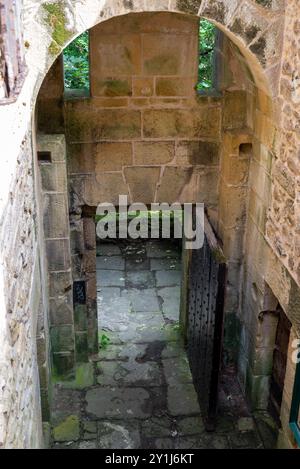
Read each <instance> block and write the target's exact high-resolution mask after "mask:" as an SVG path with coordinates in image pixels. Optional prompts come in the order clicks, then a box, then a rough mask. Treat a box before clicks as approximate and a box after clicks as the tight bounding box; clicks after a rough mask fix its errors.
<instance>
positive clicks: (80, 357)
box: [75, 332, 88, 363]
mask: <svg viewBox="0 0 300 469" xmlns="http://www.w3.org/2000/svg"><path fill="white" fill-rule="evenodd" d="M75 351H76V353H75V357H76V363H85V362H87V361H88V337H87V332H75Z"/></svg>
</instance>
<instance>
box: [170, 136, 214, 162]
mask: <svg viewBox="0 0 300 469" xmlns="http://www.w3.org/2000/svg"><path fill="white" fill-rule="evenodd" d="M176 162H177V164H182V165H201V166H202V165H205V166H214V165H217V164H218V163H219V145H218V144H217V143H214V142H205V141H190V142H189V141H181V142H178V144H177V146H176Z"/></svg>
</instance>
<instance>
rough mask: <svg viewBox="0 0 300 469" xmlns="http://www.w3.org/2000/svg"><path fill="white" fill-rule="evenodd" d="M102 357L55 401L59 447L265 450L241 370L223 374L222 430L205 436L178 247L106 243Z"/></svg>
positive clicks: (101, 268) (59, 390)
mask: <svg viewBox="0 0 300 469" xmlns="http://www.w3.org/2000/svg"><path fill="white" fill-rule="evenodd" d="M98 250H99V252H98V253H97V254H98V256H97V284H98V316H99V330H100V351H99V357H98V358H96V359H95V360H94V361H93V362H92V363H90V364H87V365H83V366H82V367H81V368H80V369H78V370H77V375H76V380H75V382H74V383H73V385H72V384H71V385H66V384H65V385H63V384H57V385H56V386H55V389H54V396H53V403H54V408H53V414H52V415H53V417H52V437H53V445H52V447H53V448H81V449H86V448H105V449H135V448H143V449H148V448H149V449H155V448H157V449H197V448H215V449H218V448H262V447H263V444H262V441H261V439H260V436H259V433H258V431H257V430H258V427H257V422H256V420H254V419H253V418H252V416H251V415H250V413H249V411H248V408H247V406H246V404H245V402H244V400H243V398H242V397H241V392H240V389H239V386H238V384H237V382H236V379H235V377H234V374H233V373H231V372H230V371H229V372H228V370H227V375H226V376H225V375H224V374H223V376H222V385H221V391H220V399H221V405H220V416H219V419H218V425H217V429H216V432H214V433H207V432H205V430H204V425H203V420H202V418H201V414H200V409H199V405H198V402H197V397H196V393H195V390H194V386H193V383H192V377H191V373H190V370H189V365H188V361H187V356H186V352H185V349H184V346H183V343H182V341H181V338H180V331H179V322H178V319H179V302H180V268H181V260H180V248H179V247H178V246H177V245H176V244H174V243H172V242H170V241H147V242H142V241H136V242H134V243H133V242H125V241H123V242H122V243H121V242H120V243H118V244H113V243H109V244H101V245H100V246H99V247H98Z"/></svg>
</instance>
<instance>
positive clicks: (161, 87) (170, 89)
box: [156, 77, 197, 96]
mask: <svg viewBox="0 0 300 469" xmlns="http://www.w3.org/2000/svg"><path fill="white" fill-rule="evenodd" d="M196 82H197V77H195V78H173V77H172V78H171V77H170V78H157V79H156V94H157V96H189V95H194V94H195V84H196Z"/></svg>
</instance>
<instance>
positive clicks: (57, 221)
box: [43, 194, 69, 238]
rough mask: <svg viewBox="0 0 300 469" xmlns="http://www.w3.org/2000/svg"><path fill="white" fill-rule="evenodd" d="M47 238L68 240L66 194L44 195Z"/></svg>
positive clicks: (44, 218)
mask: <svg viewBox="0 0 300 469" xmlns="http://www.w3.org/2000/svg"><path fill="white" fill-rule="evenodd" d="M43 205H44V207H43V208H44V217H43V224H44V234H45V238H66V237H67V236H68V235H69V223H68V222H69V214H68V207H67V197H66V195H65V194H45V195H44V204H43Z"/></svg>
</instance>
